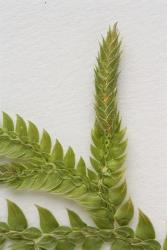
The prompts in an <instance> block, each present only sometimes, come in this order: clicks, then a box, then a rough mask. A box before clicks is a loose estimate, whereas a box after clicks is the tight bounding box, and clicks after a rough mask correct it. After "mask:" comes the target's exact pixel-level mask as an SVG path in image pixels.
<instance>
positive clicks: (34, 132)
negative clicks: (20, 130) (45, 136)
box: [28, 121, 39, 143]
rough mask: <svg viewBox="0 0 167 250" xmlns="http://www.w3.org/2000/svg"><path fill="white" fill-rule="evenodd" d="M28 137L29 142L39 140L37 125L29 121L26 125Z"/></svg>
mask: <svg viewBox="0 0 167 250" xmlns="http://www.w3.org/2000/svg"><path fill="white" fill-rule="evenodd" d="M28 138H29V140H30V142H36V143H38V142H39V131H38V128H37V126H36V125H35V124H34V123H33V122H31V121H29V126H28Z"/></svg>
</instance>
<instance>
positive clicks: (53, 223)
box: [37, 206, 59, 233]
mask: <svg viewBox="0 0 167 250" xmlns="http://www.w3.org/2000/svg"><path fill="white" fill-rule="evenodd" d="M37 209H38V213H39V218H40V227H41V229H42V231H43V232H44V233H50V232H53V231H54V230H55V229H56V228H57V227H58V226H59V223H58V222H57V220H56V218H55V217H54V216H53V214H52V213H51V212H50V211H49V210H48V209H46V208H43V207H40V206H37Z"/></svg>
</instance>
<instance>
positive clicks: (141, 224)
mask: <svg viewBox="0 0 167 250" xmlns="http://www.w3.org/2000/svg"><path fill="white" fill-rule="evenodd" d="M135 235H136V237H137V238H139V239H142V240H149V239H155V230H154V227H153V225H152V223H151V221H150V219H149V218H148V217H147V216H146V215H145V214H144V213H143V212H142V211H141V210H139V221H138V224H137V227H136V232H135Z"/></svg>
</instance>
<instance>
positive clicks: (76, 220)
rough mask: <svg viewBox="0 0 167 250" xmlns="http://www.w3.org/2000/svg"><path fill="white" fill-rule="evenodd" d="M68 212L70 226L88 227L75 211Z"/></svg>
mask: <svg viewBox="0 0 167 250" xmlns="http://www.w3.org/2000/svg"><path fill="white" fill-rule="evenodd" d="M67 211H68V217H69V220H70V224H71V226H72V227H79V228H82V227H86V226H87V225H86V223H85V222H83V221H82V220H81V218H80V217H79V216H78V215H77V214H76V213H75V212H73V211H71V210H67Z"/></svg>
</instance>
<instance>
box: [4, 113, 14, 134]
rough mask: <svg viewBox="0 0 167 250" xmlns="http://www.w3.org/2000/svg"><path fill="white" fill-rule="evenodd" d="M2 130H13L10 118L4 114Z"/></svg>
mask: <svg viewBox="0 0 167 250" xmlns="http://www.w3.org/2000/svg"><path fill="white" fill-rule="evenodd" d="M3 129H4V130H6V131H13V130H14V123H13V120H12V118H11V117H10V116H9V115H8V114H7V113H5V112H3Z"/></svg>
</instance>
